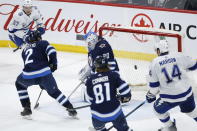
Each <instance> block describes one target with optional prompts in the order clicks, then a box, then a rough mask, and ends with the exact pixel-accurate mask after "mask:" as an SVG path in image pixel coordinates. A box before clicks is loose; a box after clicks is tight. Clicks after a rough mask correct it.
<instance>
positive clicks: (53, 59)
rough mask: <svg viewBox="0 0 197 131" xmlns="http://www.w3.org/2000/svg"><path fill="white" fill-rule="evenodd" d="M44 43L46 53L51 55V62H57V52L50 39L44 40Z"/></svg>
mask: <svg viewBox="0 0 197 131" xmlns="http://www.w3.org/2000/svg"><path fill="white" fill-rule="evenodd" d="M42 45H43V48H44V51H45V53H46V54H47V56H48V57H49V64H57V53H56V50H55V48H54V47H53V46H52V45H50V44H49V42H48V41H43V43H42Z"/></svg>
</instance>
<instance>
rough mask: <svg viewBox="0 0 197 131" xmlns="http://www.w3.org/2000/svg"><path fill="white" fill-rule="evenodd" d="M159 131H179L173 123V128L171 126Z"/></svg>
mask: <svg viewBox="0 0 197 131" xmlns="http://www.w3.org/2000/svg"><path fill="white" fill-rule="evenodd" d="M158 131H177V128H176V123H175V122H173V123H172V125H171V126H169V127H163V128H161V129H159V130H158Z"/></svg>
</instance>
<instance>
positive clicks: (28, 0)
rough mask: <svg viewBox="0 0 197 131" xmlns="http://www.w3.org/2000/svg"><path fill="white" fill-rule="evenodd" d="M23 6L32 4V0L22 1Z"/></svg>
mask: <svg viewBox="0 0 197 131" xmlns="http://www.w3.org/2000/svg"><path fill="white" fill-rule="evenodd" d="M23 6H25V7H32V6H33V2H32V0H24V1H23Z"/></svg>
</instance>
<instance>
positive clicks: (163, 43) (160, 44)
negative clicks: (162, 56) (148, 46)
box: [154, 40, 169, 53]
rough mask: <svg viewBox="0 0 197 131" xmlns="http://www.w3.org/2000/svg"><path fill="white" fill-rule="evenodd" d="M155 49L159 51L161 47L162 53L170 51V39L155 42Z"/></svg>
mask: <svg viewBox="0 0 197 131" xmlns="http://www.w3.org/2000/svg"><path fill="white" fill-rule="evenodd" d="M154 49H155V51H157V49H159V50H160V53H165V52H169V48H168V41H167V40H160V41H159V42H157V43H156V44H155V46H154Z"/></svg>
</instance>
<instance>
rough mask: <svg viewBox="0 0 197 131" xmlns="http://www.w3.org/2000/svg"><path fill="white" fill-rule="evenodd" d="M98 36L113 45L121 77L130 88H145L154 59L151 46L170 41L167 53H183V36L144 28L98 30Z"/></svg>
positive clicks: (173, 32)
mask: <svg viewBox="0 0 197 131" xmlns="http://www.w3.org/2000/svg"><path fill="white" fill-rule="evenodd" d="M99 35H100V36H103V37H104V38H105V39H106V40H107V41H108V42H109V44H110V45H111V46H112V49H113V51H114V54H115V57H116V59H117V62H118V65H119V68H120V74H121V77H122V78H123V79H125V80H126V81H127V82H128V83H129V84H130V85H133V86H145V85H146V76H147V75H148V71H149V69H148V68H149V64H150V62H151V61H152V60H153V59H154V58H155V57H156V53H155V52H154V48H153V47H154V44H155V43H156V42H159V40H161V39H166V40H167V41H168V42H169V47H170V49H171V50H170V52H171V51H176V52H177V51H178V52H182V41H183V37H184V36H183V34H181V33H179V32H176V31H169V30H165V29H155V28H145V27H101V28H100V29H99Z"/></svg>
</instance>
